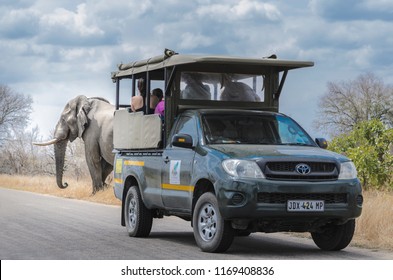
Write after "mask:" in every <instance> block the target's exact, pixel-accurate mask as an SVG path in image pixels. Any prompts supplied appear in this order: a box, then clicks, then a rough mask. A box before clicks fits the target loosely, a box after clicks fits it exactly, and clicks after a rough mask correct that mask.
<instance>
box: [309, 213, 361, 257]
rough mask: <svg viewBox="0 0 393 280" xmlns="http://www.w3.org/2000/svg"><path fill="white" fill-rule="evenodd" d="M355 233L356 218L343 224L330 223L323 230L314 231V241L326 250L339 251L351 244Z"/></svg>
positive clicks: (312, 235)
mask: <svg viewBox="0 0 393 280" xmlns="http://www.w3.org/2000/svg"><path fill="white" fill-rule="evenodd" d="M354 233H355V220H349V221H348V222H346V223H345V224H343V225H330V226H327V227H325V228H324V229H323V231H322V232H312V233H311V237H312V239H313V240H314V243H315V244H316V245H317V246H318V247H319V248H320V249H322V250H325V251H339V250H341V249H344V248H345V247H347V246H348V245H349V243H350V242H351V240H352V237H353V234H354Z"/></svg>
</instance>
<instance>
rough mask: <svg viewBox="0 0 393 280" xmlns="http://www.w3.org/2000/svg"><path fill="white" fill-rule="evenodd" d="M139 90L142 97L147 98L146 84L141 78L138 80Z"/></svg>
mask: <svg viewBox="0 0 393 280" xmlns="http://www.w3.org/2000/svg"><path fill="white" fill-rule="evenodd" d="M138 90H139V93H140V94H141V95H142V96H146V83H145V79H143V78H140V79H138Z"/></svg>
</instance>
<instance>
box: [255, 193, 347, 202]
mask: <svg viewBox="0 0 393 280" xmlns="http://www.w3.org/2000/svg"><path fill="white" fill-rule="evenodd" d="M288 200H323V201H325V204H334V203H347V194H346V193H265V192H260V193H258V202H261V203H272V204H281V203H287V201H288Z"/></svg>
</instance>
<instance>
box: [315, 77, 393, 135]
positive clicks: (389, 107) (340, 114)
mask: <svg viewBox="0 0 393 280" xmlns="http://www.w3.org/2000/svg"><path fill="white" fill-rule="evenodd" d="M327 87H328V91H327V92H326V94H325V95H323V96H322V99H321V101H320V102H319V104H318V107H319V114H318V118H317V120H316V121H315V122H314V126H315V127H316V128H317V129H319V130H324V131H328V133H329V134H330V135H333V136H334V135H338V134H341V133H348V132H350V131H351V130H353V129H354V128H355V127H356V125H357V124H358V123H360V122H363V121H369V120H372V119H378V120H381V121H382V122H383V123H384V124H386V125H388V126H389V127H393V86H391V85H385V84H384V83H383V81H382V80H381V79H380V78H378V77H376V76H375V75H374V74H372V73H367V74H364V75H360V76H359V77H358V78H356V79H355V80H353V81H349V82H339V83H333V82H329V83H328V85H327Z"/></svg>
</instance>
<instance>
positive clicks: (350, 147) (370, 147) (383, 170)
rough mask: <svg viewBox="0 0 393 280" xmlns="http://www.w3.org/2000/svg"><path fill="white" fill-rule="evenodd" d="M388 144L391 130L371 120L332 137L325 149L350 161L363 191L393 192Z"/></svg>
mask: <svg viewBox="0 0 393 280" xmlns="http://www.w3.org/2000/svg"><path fill="white" fill-rule="evenodd" d="M392 143H393V129H391V128H387V127H386V126H385V125H384V124H383V123H382V122H381V121H380V120H371V121H366V122H361V123H359V124H358V125H357V126H356V127H355V129H353V130H352V131H351V132H350V133H348V134H345V135H340V136H338V137H336V138H334V139H333V140H332V142H331V143H330V145H329V149H330V150H332V151H334V152H337V153H341V154H344V155H346V156H347V157H349V158H350V159H351V160H352V161H353V162H354V164H355V166H356V168H357V171H358V177H359V179H360V180H361V182H362V184H363V186H364V188H365V189H370V188H374V189H384V188H389V189H393V154H392Z"/></svg>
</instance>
